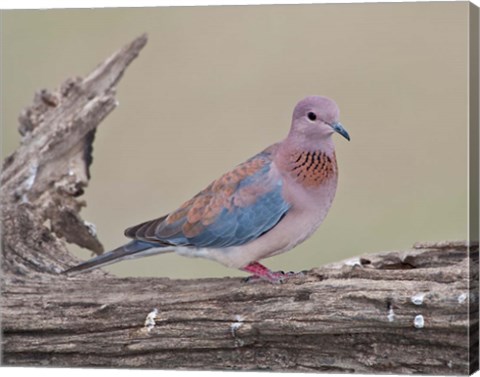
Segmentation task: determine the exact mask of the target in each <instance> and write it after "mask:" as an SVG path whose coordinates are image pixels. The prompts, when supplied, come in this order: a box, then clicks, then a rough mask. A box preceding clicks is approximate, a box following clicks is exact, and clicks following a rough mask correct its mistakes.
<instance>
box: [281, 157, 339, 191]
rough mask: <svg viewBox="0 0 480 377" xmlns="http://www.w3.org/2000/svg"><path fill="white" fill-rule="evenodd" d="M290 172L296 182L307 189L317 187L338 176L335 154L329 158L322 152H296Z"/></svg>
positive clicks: (292, 158) (291, 159)
mask: <svg viewBox="0 0 480 377" xmlns="http://www.w3.org/2000/svg"><path fill="white" fill-rule="evenodd" d="M290 161H291V163H290V172H291V174H292V175H293V176H294V177H295V179H296V181H297V182H299V183H302V184H303V185H305V186H307V187H316V186H320V185H321V184H323V183H324V182H325V181H327V180H329V179H330V178H332V177H334V176H335V175H336V174H337V160H336V158H335V153H333V155H332V156H327V154H326V153H323V152H321V151H314V152H305V151H304V152H296V153H293V154H292V155H291V158H290Z"/></svg>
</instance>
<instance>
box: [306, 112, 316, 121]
mask: <svg viewBox="0 0 480 377" xmlns="http://www.w3.org/2000/svg"><path fill="white" fill-rule="evenodd" d="M307 117H308V119H310V120H311V121H314V120H315V119H317V116H316V115H315V113H312V112H311V111H310V112H309V113H308V114H307Z"/></svg>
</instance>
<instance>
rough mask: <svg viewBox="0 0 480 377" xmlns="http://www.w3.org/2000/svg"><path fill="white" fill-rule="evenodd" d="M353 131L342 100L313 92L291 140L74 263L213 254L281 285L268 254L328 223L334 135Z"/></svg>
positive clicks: (83, 267)
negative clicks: (342, 115) (343, 119)
mask: <svg viewBox="0 0 480 377" xmlns="http://www.w3.org/2000/svg"><path fill="white" fill-rule="evenodd" d="M335 133H338V134H340V135H341V136H343V137H344V138H346V139H347V140H350V136H349V134H348V132H347V131H346V130H345V128H344V127H343V126H342V124H341V123H340V122H339V109H338V106H337V104H336V103H335V102H334V101H333V100H331V99H329V98H327V97H323V96H309V97H306V98H304V99H302V100H301V101H300V102H299V103H298V104H297V105H296V106H295V108H294V111H293V116H292V121H291V128H290V131H289V133H288V135H287V137H286V138H285V139H283V140H282V141H280V142H278V143H276V144H273V145H271V146H269V147H268V148H266V149H265V150H263V151H262V152H260V153H258V154H256V155H255V156H253V157H252V158H250V159H249V160H247V161H245V162H243V163H242V164H240V165H238V166H236V167H235V168H234V169H232V170H231V171H229V172H227V173H225V174H224V175H222V176H221V177H220V178H219V179H217V180H215V181H213V182H212V183H211V184H210V185H209V186H208V187H206V188H205V189H204V190H202V191H200V192H199V193H198V194H197V195H195V196H194V197H193V198H191V199H190V200H188V201H186V202H185V203H184V204H182V205H181V206H180V207H179V208H178V209H176V210H174V211H172V212H170V213H169V214H166V215H164V216H162V217H159V218H157V219H154V220H150V221H146V222H143V223H141V224H138V225H135V226H132V227H130V228H128V229H126V230H125V236H126V237H128V238H130V239H131V241H130V242H128V243H127V244H125V245H123V246H120V247H118V248H116V249H114V250H112V251H110V252H107V253H104V254H102V255H100V256H97V257H95V258H92V259H90V260H87V261H85V262H83V263H80V264H79V265H77V266H74V267H72V268H69V269H67V270H65V271H64V273H67V274H71V273H78V272H81V271H88V270H91V269H94V268H98V267H102V266H106V265H108V264H111V263H115V262H119V261H122V260H127V259H133V258H139V257H145V256H150V255H155V254H162V253H169V252H174V253H176V254H179V255H182V256H186V257H199V258H206V259H210V260H213V261H216V262H219V263H221V264H223V265H225V266H227V267H231V268H237V269H240V270H243V271H245V272H248V273H250V274H251V278H252V279H253V280H255V279H257V280H266V281H268V282H271V283H281V282H284V281H285V280H286V279H288V277H289V274H285V273H283V272H281V271H279V272H273V271H271V270H270V269H268V268H267V267H265V266H263V265H262V264H260V262H259V261H260V260H262V259H265V258H268V257H272V256H274V255H278V254H280V253H283V252H286V251H289V250H291V249H293V248H294V247H295V246H297V245H298V244H300V243H301V242H303V241H305V240H306V239H308V238H309V237H310V236H311V235H312V234H313V233H314V232H315V230H317V229H318V227H319V226H320V225H321V223H322V222H323V221H324V219H325V217H326V215H327V213H328V211H329V209H330V207H331V205H332V202H333V199H334V197H335V192H336V189H337V182H338V167H337V160H336V156H335V146H334V143H333V139H332V135H333V134H335Z"/></svg>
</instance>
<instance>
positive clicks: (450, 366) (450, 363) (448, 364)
mask: <svg viewBox="0 0 480 377" xmlns="http://www.w3.org/2000/svg"><path fill="white" fill-rule="evenodd" d="M447 367H449V368H450V369H452V367H453V363H452V360H449V361H448V363H447Z"/></svg>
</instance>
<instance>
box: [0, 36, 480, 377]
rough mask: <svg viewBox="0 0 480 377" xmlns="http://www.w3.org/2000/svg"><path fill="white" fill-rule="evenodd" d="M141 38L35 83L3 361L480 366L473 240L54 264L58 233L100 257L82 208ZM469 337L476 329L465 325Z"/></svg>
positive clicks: (300, 367)
mask: <svg viewBox="0 0 480 377" xmlns="http://www.w3.org/2000/svg"><path fill="white" fill-rule="evenodd" d="M145 43H146V37H145V36H141V37H139V38H138V39H136V40H134V41H133V42H132V43H130V44H128V45H127V46H125V47H124V48H123V49H121V50H120V51H118V52H117V53H115V54H114V55H113V56H112V57H110V58H109V59H107V60H106V61H105V62H104V63H102V64H101V65H99V66H98V67H97V68H96V69H95V70H94V71H93V72H92V73H91V74H90V75H89V76H88V77H87V78H85V79H81V78H76V79H69V80H67V81H66V82H65V83H64V84H62V86H61V87H60V89H58V90H57V91H54V92H49V91H45V90H44V91H40V92H39V93H37V94H36V95H35V98H34V103H33V105H32V106H30V107H28V108H27V109H25V110H24V111H23V112H22V114H21V116H20V118H19V121H20V132H21V134H22V135H23V138H22V144H21V145H20V147H19V148H18V150H17V151H16V152H15V153H14V154H13V155H12V156H10V157H8V158H7V159H6V161H5V162H4V166H3V172H2V175H1V185H2V186H1V187H2V188H1V190H2V198H1V205H2V207H1V216H2V280H1V284H2V285H1V288H2V330H3V338H2V348H3V350H2V351H3V352H2V357H3V360H2V362H3V364H6V365H30V366H32V365H44V366H103V367H105V366H111V367H142V368H162V369H165V368H175V369H242V370H276V371H328V372H363V373H424V374H433V373H435V374H467V373H469V372H471V371H472V370H474V369H475V368H476V366H477V364H478V284H476V282H477V281H478V268H477V266H478V244H471V243H468V242H465V241H461V242H447V241H445V242H438V243H418V244H416V245H414V247H413V248H412V249H410V250H405V251H392V252H384V253H377V254H371V255H364V256H362V257H358V258H353V259H350V260H347V261H343V262H339V263H336V264H331V265H327V266H323V267H320V268H314V269H312V270H311V271H309V272H308V273H306V275H305V276H304V277H295V278H292V279H291V280H289V281H288V282H287V283H285V284H282V285H270V284H265V283H255V284H246V283H244V282H243V281H242V280H241V279H238V278H223V279H199V280H171V279H166V278H155V279H154V278H126V279H119V278H116V277H114V276H111V275H109V274H106V273H104V272H102V271H93V272H89V273H85V274H81V275H77V276H74V277H68V276H64V275H60V274H59V272H60V271H61V270H63V269H64V268H66V267H67V266H71V265H73V264H74V263H76V262H77V261H76V260H75V258H74V257H72V256H71V255H70V254H68V251H67V249H66V247H65V241H67V242H74V243H77V244H79V245H81V246H83V247H86V248H89V249H91V250H93V251H95V252H97V253H101V252H102V245H101V243H100V242H99V240H98V238H97V237H96V234H95V231H94V226H93V225H91V224H88V223H86V222H85V221H83V220H82V219H81V217H80V215H79V212H80V209H81V207H82V206H83V205H84V203H82V202H81V201H80V200H79V196H81V195H82V193H83V191H84V189H85V187H86V186H87V183H88V180H89V173H88V168H89V166H90V164H91V162H92V142H93V139H94V133H95V129H96V127H97V126H98V125H99V123H100V122H101V121H102V120H103V119H104V118H105V116H107V115H108V114H109V113H110V112H111V111H112V110H113V109H114V108H115V106H116V101H115V97H114V94H115V87H116V84H117V82H118V80H119V79H120V78H121V76H122V74H123V72H124V70H125V69H126V68H127V66H128V65H129V64H130V62H131V61H132V60H133V59H134V58H135V57H136V56H137V55H138V53H139V51H140V50H141V49H142V48H143V46H144V45H145ZM469 335H470V336H469Z"/></svg>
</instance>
